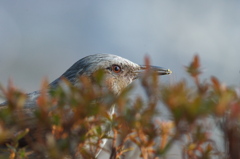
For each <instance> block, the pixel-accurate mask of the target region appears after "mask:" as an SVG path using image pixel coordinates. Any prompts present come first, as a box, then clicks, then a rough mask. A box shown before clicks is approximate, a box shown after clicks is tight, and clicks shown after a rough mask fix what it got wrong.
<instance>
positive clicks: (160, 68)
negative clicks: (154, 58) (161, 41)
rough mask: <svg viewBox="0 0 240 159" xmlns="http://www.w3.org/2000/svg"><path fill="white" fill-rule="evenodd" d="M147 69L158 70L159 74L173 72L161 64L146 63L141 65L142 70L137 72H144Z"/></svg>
mask: <svg viewBox="0 0 240 159" xmlns="http://www.w3.org/2000/svg"><path fill="white" fill-rule="evenodd" d="M147 69H150V70H153V71H156V72H157V73H158V75H169V74H171V73H172V71H171V70H170V69H167V68H163V67H159V66H145V65H140V70H138V71H137V72H136V73H142V72H144V71H145V70H147Z"/></svg>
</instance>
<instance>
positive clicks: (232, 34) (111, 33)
mask: <svg viewBox="0 0 240 159" xmlns="http://www.w3.org/2000/svg"><path fill="white" fill-rule="evenodd" d="M239 8H240V1H238V0H231V1H224V0H212V1H208V0H202V1H190V0H189V1H187V0H183V1H176V0H131V1H128V0H121V1H113V0H101V1H89V0H71V1H66V0H65V1H63V0H61V1H60V0H52V1H48V0H35V1H32V0H24V1H8V0H0V83H1V85H3V86H6V85H7V84H8V80H9V79H12V81H13V83H14V85H16V86H17V87H18V88H20V89H22V90H23V91H26V92H31V91H34V90H37V89H38V88H39V87H40V83H41V80H42V79H43V78H45V77H46V78H47V79H48V80H49V82H50V81H53V80H54V79H55V78H57V77H59V76H60V75H61V74H62V73H63V72H64V71H65V70H66V69H68V68H69V67H70V66H71V65H72V64H73V63H74V62H76V61H77V60H79V59H81V58H82V57H85V56H87V55H90V54H96V53H111V54H116V55H119V56H122V57H124V58H127V59H129V60H131V61H133V62H136V63H139V64H143V63H144V57H145V56H146V55H147V56H149V57H150V59H151V63H152V64H153V65H158V66H163V67H166V68H170V69H171V70H172V71H173V74H172V75H171V76H164V77H162V80H164V81H170V82H174V81H177V80H180V79H182V78H187V77H188V75H187V74H186V73H185V71H184V66H186V65H188V64H189V63H190V61H191V59H192V58H193V56H194V55H195V54H198V55H199V56H200V59H201V64H202V68H203V70H204V74H203V75H202V79H206V78H208V77H210V76H212V75H214V76H216V77H217V78H219V79H220V81H222V82H224V83H225V84H226V85H233V86H239V85H240V62H239V59H240V18H239V15H240V9H239ZM1 101H3V99H0V102H1Z"/></svg>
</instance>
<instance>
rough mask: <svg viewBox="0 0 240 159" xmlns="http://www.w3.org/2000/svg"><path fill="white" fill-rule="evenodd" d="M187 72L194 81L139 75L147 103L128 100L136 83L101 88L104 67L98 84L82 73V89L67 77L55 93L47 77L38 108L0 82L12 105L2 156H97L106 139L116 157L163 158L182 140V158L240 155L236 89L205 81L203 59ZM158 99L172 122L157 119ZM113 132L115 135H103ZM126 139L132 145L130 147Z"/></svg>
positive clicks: (0, 114)
mask: <svg viewBox="0 0 240 159" xmlns="http://www.w3.org/2000/svg"><path fill="white" fill-rule="evenodd" d="M186 71H187V72H188V73H189V75H190V77H191V78H192V80H193V81H194V85H193V86H189V85H188V83H187V81H186V80H185V79H183V80H181V81H177V82H175V83H171V84H170V85H165V84H164V83H160V84H159V81H158V76H157V75H156V74H155V73H154V72H151V70H146V72H145V73H144V74H143V76H142V77H141V79H140V80H141V84H142V87H143V88H144V91H145V93H146V94H147V97H148V98H147V99H146V100H143V99H142V98H141V97H136V98H135V99H130V98H129V94H130V93H131V90H132V89H133V86H130V87H128V88H127V89H125V90H124V91H123V92H122V93H121V94H119V95H118V96H117V97H116V96H114V95H113V93H112V92H109V91H108V90H105V89H102V88H101V87H100V83H101V81H102V79H103V76H104V74H103V73H102V72H101V71H100V72H98V73H96V77H97V81H96V85H92V84H91V83H90V82H89V81H88V80H87V79H86V78H83V77H82V78H80V81H81V83H82V84H81V85H80V86H79V87H73V86H72V85H71V84H70V83H69V82H68V81H66V80H63V84H62V85H61V86H60V87H58V88H57V89H56V90H50V91H48V83H47V82H46V81H44V82H43V84H42V87H41V95H40V97H39V98H38V99H37V107H38V109H32V108H28V109H26V108H23V106H24V103H25V102H26V100H27V95H26V94H24V93H23V92H21V91H19V90H18V89H16V88H15V87H13V85H12V84H11V83H10V84H9V86H8V88H3V87H1V91H2V94H3V95H4V98H6V99H7V101H8V107H6V108H1V110H0V143H1V145H2V146H1V153H0V158H10V159H15V158H16V159H21V158H33V157H34V158H53V159H59V158H77V157H79V156H82V157H83V158H94V157H95V156H94V152H96V151H97V150H96V149H100V145H101V139H110V140H111V141H112V143H111V148H110V150H106V149H103V151H108V152H109V154H110V158H111V159H115V158H121V157H122V158H124V155H125V154H126V153H127V152H128V151H136V147H137V148H138V149H137V150H139V151H140V156H141V157H142V158H144V159H150V158H154V159H157V158H159V159H161V158H164V157H166V156H167V155H168V153H167V152H168V150H169V149H170V148H171V147H172V146H173V145H175V144H176V143H179V142H180V143H181V147H179V148H180V149H181V152H182V153H181V156H180V158H183V159H208V158H212V157H218V158H221V159H238V158H240V151H239V150H238V149H239V147H240V133H239V131H240V129H239V128H240V125H239V117H240V97H239V96H238V95H237V93H236V91H235V88H232V87H227V86H225V85H223V84H221V83H220V82H219V81H218V79H217V78H216V77H211V79H210V80H205V81H203V82H202V81H201V80H200V78H199V76H200V74H201V69H200V63H199V58H198V56H195V57H194V59H193V61H192V62H191V63H190V65H189V66H186ZM159 103H163V104H164V105H165V106H166V107H167V109H168V110H169V111H170V114H171V119H172V120H171V121H162V120H160V119H159V118H158V117H159V116H161V112H160V110H159V109H158V108H157V107H158V105H159ZM114 104H115V107H116V108H117V113H116V114H114V115H113V116H110V115H109V113H107V112H108V111H109V109H111V107H112V106H113V105H114ZM209 123H214V125H211V124H209ZM213 126H216V128H217V129H219V132H221V133H222V138H223V139H224V145H222V146H225V151H224V152H220V151H219V150H218V148H217V146H216V142H215V141H214V140H212V136H214V135H215V134H214V133H213V132H211V131H209V130H210V129H212V127H213ZM109 130H111V132H112V134H109V133H106V132H107V131H109ZM129 141H131V142H132V143H134V145H135V146H134V147H135V148H134V147H131V146H127V144H126V143H127V142H129ZM136 157H138V156H136Z"/></svg>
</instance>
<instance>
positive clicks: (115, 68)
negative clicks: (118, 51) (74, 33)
mask: <svg viewBox="0 0 240 159" xmlns="http://www.w3.org/2000/svg"><path fill="white" fill-rule="evenodd" d="M146 68H147V66H144V65H138V64H136V63H134V62H131V61H129V60H127V59H125V58H122V57H119V56H116V55H112V54H95V55H90V56H86V57H84V58H82V59H80V60H79V61H77V62H76V63H75V64H73V65H72V66H71V67H70V68H69V69H68V70H67V71H66V72H65V73H63V75H62V76H61V77H64V78H66V79H67V80H69V81H70V82H71V83H72V84H73V85H78V83H79V80H78V79H79V77H80V76H85V77H88V78H89V79H90V80H91V81H94V79H93V78H94V76H93V75H94V73H95V72H96V71H98V70H103V71H104V73H105V74H104V75H105V76H104V82H103V85H104V86H107V88H108V89H110V90H111V91H112V92H113V93H114V94H118V93H119V92H120V91H121V90H122V89H124V88H126V87H127V86H128V85H129V84H130V83H132V81H133V80H135V79H137V78H138V77H139V75H140V74H141V72H143V71H144V70H145V69H146ZM150 69H153V70H155V71H157V73H158V74H159V75H167V74H171V71H170V70H169V69H165V68H162V67H156V66H150ZM61 77H60V78H58V79H56V80H55V81H53V82H52V83H51V84H50V85H51V86H53V87H55V86H57V85H58V83H59V81H60V79H61Z"/></svg>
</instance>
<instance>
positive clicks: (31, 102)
mask: <svg viewBox="0 0 240 159" xmlns="http://www.w3.org/2000/svg"><path fill="white" fill-rule="evenodd" d="M148 68H149V69H151V70H154V71H156V72H157V74H158V75H169V74H171V73H172V71H171V70H170V69H166V68H163V67H159V66H146V65H139V64H136V63H134V62H132V61H130V60H128V59H126V58H123V57H120V56H117V55H113V54H93V55H89V56H86V57H84V58H82V59H80V60H78V61H77V62H76V63H74V64H73V65H72V66H71V67H70V68H69V69H67V70H66V71H65V72H64V73H63V74H62V75H61V76H60V77H58V78H57V79H55V80H54V81H53V82H51V83H50V84H49V89H56V88H57V87H58V86H59V85H60V84H61V81H62V79H63V78H64V79H66V80H67V81H69V82H70V83H71V84H72V85H73V86H76V87H78V85H79V84H80V80H79V77H82V76H84V77H87V78H89V79H90V81H92V82H94V81H95V80H94V76H93V75H94V73H95V72H96V71H98V70H100V69H101V70H103V71H104V75H105V76H104V80H103V87H106V89H109V90H110V91H111V92H113V94H114V95H116V96H117V95H118V94H120V93H121V91H122V90H123V89H125V88H126V87H128V86H129V85H130V84H131V83H132V82H133V81H134V80H136V79H137V78H139V77H140V75H141V73H142V72H144V70H146V69H148ZM40 94H41V91H39V90H37V91H34V92H31V93H28V94H27V97H28V98H27V101H26V103H25V105H24V108H25V109H35V108H37V103H36V101H37V99H38V97H39V96H40ZM6 105H7V101H6V102H4V103H2V104H0V107H4V106H6ZM114 112H115V108H114V106H113V107H112V108H111V111H109V114H110V115H113V114H114ZM106 141H107V140H106V139H105V140H103V142H102V144H101V147H103V146H104V145H105V143H106ZM100 152H101V149H100V150H99V151H98V152H96V154H95V157H97V156H98V155H99V153H100Z"/></svg>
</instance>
